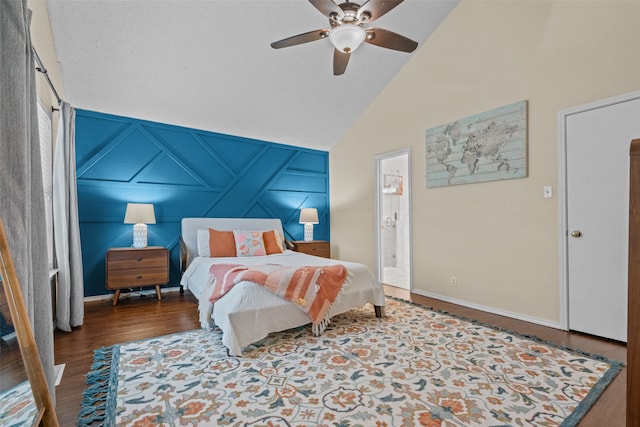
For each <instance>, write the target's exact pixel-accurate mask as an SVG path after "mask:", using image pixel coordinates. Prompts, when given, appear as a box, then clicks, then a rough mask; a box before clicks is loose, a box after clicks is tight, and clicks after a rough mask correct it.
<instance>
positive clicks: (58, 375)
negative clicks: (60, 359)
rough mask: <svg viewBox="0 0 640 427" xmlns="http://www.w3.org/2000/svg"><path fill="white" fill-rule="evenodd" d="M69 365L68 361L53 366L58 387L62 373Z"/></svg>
mask: <svg viewBox="0 0 640 427" xmlns="http://www.w3.org/2000/svg"><path fill="white" fill-rule="evenodd" d="M66 366H67V364H66V363H62V364H60V365H56V366H54V367H53V372H54V375H55V377H56V382H55V384H56V387H57V386H59V385H60V382H61V381H62V374H63V373H64V368H65V367H66Z"/></svg>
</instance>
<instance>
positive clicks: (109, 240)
mask: <svg viewBox="0 0 640 427" xmlns="http://www.w3.org/2000/svg"><path fill="white" fill-rule="evenodd" d="M76 165H77V179H78V210H79V215H80V238H81V244H82V258H83V266H84V283H85V296H92V295H103V294H106V293H108V291H107V289H106V288H105V281H104V280H105V255H106V252H107V250H108V249H109V248H112V247H128V246H131V242H132V239H133V226H132V225H131V224H124V223H123V220H124V213H125V209H126V206H127V203H128V202H135V203H153V204H154V208H155V214H156V224H151V225H149V226H148V244H149V246H165V247H167V248H169V251H170V253H171V265H170V270H171V280H170V282H169V285H171V286H177V285H178V284H179V282H180V264H179V252H180V249H179V248H180V244H179V242H180V221H181V219H182V218H184V217H217V218H230V217H240V218H280V219H281V220H282V224H283V227H284V230H285V236H286V238H288V239H290V240H302V239H303V234H304V231H303V226H302V225H301V224H298V217H299V211H300V209H301V208H303V207H313V208H317V209H318V216H319V219H320V224H318V225H316V226H314V237H315V238H316V239H319V240H329V155H328V152H325V151H318V150H310V149H305V148H299V147H293V146H288V145H283V144H275V143H271V142H266V141H259V140H255V139H248V138H241V137H237V136H230V135H224V134H219V133H215V132H207V131H201V130H196V129H188V128H184V127H179V126H171V125H166V124H161V123H154V122H148V121H144V120H137V119H132V118H128V117H120V116H114V115H109V114H103V113H96V112H92V111H86V110H77V111H76Z"/></svg>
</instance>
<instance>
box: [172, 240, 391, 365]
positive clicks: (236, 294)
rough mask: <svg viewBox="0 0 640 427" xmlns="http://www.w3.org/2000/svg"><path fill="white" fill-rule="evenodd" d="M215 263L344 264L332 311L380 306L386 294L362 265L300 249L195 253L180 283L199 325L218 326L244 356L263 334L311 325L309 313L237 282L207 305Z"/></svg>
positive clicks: (228, 342) (227, 341) (224, 338)
mask: <svg viewBox="0 0 640 427" xmlns="http://www.w3.org/2000/svg"><path fill="white" fill-rule="evenodd" d="M213 264H244V265H260V264H280V265H292V266H298V265H333V264H343V265H344V266H345V267H347V269H348V270H349V277H348V279H347V282H346V283H345V288H344V289H343V291H342V293H341V295H340V298H339V300H338V302H337V304H336V305H335V307H334V310H333V311H332V314H333V315H335V314H340V313H344V312H346V311H348V310H350V309H352V308H355V307H360V306H363V305H365V304H367V303H370V304H373V305H379V306H384V304H385V302H384V292H383V289H382V286H381V285H380V283H379V282H378V281H377V280H376V278H375V277H374V276H373V274H372V273H371V271H370V270H369V269H368V268H367V267H366V266H364V265H362V264H357V263H353V262H345V261H338V260H332V259H328V258H320V257H316V256H312V255H306V254H302V253H299V252H293V251H285V252H284V253H283V254H278V255H267V256H256V257H234V258H229V257H225V258H208V257H207V258H203V257H197V258H195V259H194V260H193V262H192V263H191V264H190V265H189V267H188V268H187V270H186V271H185V273H184V274H183V276H182V280H181V281H180V284H181V285H182V286H184V287H185V288H186V289H189V291H191V292H192V293H193V294H194V295H195V297H196V298H197V299H198V301H199V310H200V323H201V324H202V327H203V328H205V329H211V328H213V326H214V325H216V326H218V327H219V328H220V329H221V330H222V342H223V344H224V345H225V346H226V347H227V348H228V349H229V351H230V353H231V354H233V355H236V356H240V355H242V349H243V348H244V347H246V346H247V345H249V344H252V343H254V342H256V341H259V340H260V339H262V338H264V337H266V336H267V335H268V334H269V333H271V332H278V331H284V330H286V329H290V328H294V327H297V326H302V325H306V324H307V323H310V319H309V316H308V315H307V314H305V313H304V312H302V311H301V310H299V309H298V308H297V307H296V306H295V305H293V304H292V303H290V302H288V301H285V300H284V299H282V298H280V297H278V296H276V295H274V294H273V293H271V292H269V291H268V290H266V289H264V288H263V287H262V286H260V285H256V284H255V283H251V282H246V281H243V282H240V283H238V284H237V285H236V286H234V288H233V289H232V290H231V291H230V292H229V293H228V294H227V295H225V296H224V297H223V298H222V299H221V300H220V301H218V302H217V303H216V304H215V305H214V307H211V304H210V303H209V296H210V295H211V292H212V289H211V286H209V285H207V277H208V274H209V268H210V267H211V265H213Z"/></svg>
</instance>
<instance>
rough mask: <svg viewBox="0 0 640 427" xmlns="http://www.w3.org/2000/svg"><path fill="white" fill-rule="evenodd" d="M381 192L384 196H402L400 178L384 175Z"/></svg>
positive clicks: (398, 176)
mask: <svg viewBox="0 0 640 427" xmlns="http://www.w3.org/2000/svg"><path fill="white" fill-rule="evenodd" d="M382 192H383V193H384V194H393V195H396V196H402V176H401V175H390V174H385V175H384V185H383V187H382Z"/></svg>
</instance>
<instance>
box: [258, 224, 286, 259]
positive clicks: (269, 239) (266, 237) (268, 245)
mask: <svg viewBox="0 0 640 427" xmlns="http://www.w3.org/2000/svg"><path fill="white" fill-rule="evenodd" d="M278 237H279V236H278V235H277V234H276V230H271V231H264V232H262V240H263V241H264V248H265V250H266V251H267V255H271V254H281V253H282V252H284V251H283V250H282V246H281V245H280V239H279V238H278Z"/></svg>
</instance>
